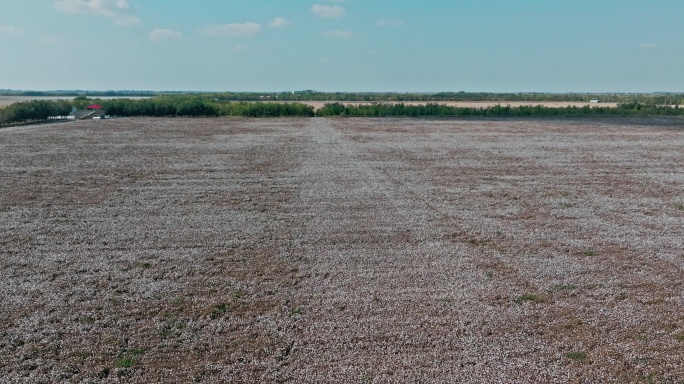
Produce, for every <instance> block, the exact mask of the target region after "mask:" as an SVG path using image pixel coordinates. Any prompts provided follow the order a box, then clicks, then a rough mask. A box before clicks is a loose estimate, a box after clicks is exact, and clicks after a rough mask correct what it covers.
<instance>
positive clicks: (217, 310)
mask: <svg viewBox="0 0 684 384" xmlns="http://www.w3.org/2000/svg"><path fill="white" fill-rule="evenodd" d="M228 311H230V305H228V304H225V303H223V304H219V305H216V306H214V308H212V310H211V313H210V314H209V317H210V318H211V319H212V320H216V319H218V318H219V317H221V316H223V315H224V314H226V313H227V312H228Z"/></svg>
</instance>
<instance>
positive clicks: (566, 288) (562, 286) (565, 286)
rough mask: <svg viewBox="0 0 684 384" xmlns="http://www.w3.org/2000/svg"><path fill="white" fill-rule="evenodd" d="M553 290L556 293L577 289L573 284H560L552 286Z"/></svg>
mask: <svg viewBox="0 0 684 384" xmlns="http://www.w3.org/2000/svg"><path fill="white" fill-rule="evenodd" d="M553 289H555V290H557V291H572V290H574V289H577V286H576V285H575V284H565V283H560V284H555V285H554V286H553Z"/></svg>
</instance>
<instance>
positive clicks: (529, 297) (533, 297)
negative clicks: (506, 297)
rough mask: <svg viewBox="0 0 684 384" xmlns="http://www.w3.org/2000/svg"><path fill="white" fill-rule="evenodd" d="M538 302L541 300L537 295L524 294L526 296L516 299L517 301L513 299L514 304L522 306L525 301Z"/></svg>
mask: <svg viewBox="0 0 684 384" xmlns="http://www.w3.org/2000/svg"><path fill="white" fill-rule="evenodd" d="M539 300H541V296H539V295H538V294H536V293H526V294H524V295H522V296H520V297H518V298H517V299H515V303H516V304H522V303H524V302H526V301H539Z"/></svg>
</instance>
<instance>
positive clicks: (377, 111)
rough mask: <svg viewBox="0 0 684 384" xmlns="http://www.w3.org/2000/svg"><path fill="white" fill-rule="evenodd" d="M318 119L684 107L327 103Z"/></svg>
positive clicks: (622, 112) (644, 111)
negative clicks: (324, 117) (477, 106)
mask: <svg viewBox="0 0 684 384" xmlns="http://www.w3.org/2000/svg"><path fill="white" fill-rule="evenodd" d="M316 115H317V116H358V117H390V116H412V117H420V116H497V117H498V116H500V117H504V116H511V117H516V116H517V117H531V116H559V117H574V116H652V115H669V116H675V115H684V108H679V106H675V107H670V106H663V105H656V104H642V103H636V102H631V103H622V104H618V106H617V107H615V108H611V107H590V106H582V107H576V106H568V107H545V106H543V105H524V106H517V107H511V106H510V105H501V104H497V105H494V106H490V107H479V108H474V107H456V106H448V105H444V104H436V103H428V104H425V105H404V104H401V103H398V104H390V103H373V104H352V105H345V104H342V103H327V104H325V105H324V106H323V108H321V109H319V110H318V111H317V112H316Z"/></svg>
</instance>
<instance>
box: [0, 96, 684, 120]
mask: <svg viewBox="0 0 684 384" xmlns="http://www.w3.org/2000/svg"><path fill="white" fill-rule="evenodd" d="M91 104H99V105H102V106H103V107H104V108H105V110H106V112H107V114H108V115H110V116H120V117H134V116H150V117H170V116H176V117H201V116H205V117H218V116H242V117H283V116H300V117H311V116H366V117H385V116H413V117H420V116H502V117H503V116H519V117H525V116H559V117H561V116H568V117H570V116H650V115H672V116H673V115H684V108H679V106H675V107H670V106H669V105H661V104H656V103H640V102H626V103H620V104H618V106H617V107H616V108H611V107H601V106H598V107H597V106H594V107H589V106H583V107H575V106H569V107H560V108H552V107H544V106H542V105H528V106H517V107H511V106H510V105H502V104H497V105H494V106H490V107H479V108H475V107H456V106H448V105H445V104H439V103H427V104H424V105H405V104H403V103H372V104H361V105H354V104H352V105H345V104H342V103H339V102H335V103H326V104H325V105H324V106H323V107H322V108H321V109H319V110H318V111H314V108H313V107H312V106H310V105H307V104H304V103H299V102H286V103H285V102H282V103H277V102H248V101H228V100H220V99H217V98H210V97H207V96H201V95H175V96H159V97H153V98H145V99H110V100H103V99H89V98H87V97H84V96H80V97H77V98H75V99H73V100H39V101H27V102H20V103H15V104H11V105H9V106H7V107H4V108H1V109H0V125H11V124H21V123H28V122H39V121H46V120H48V118H50V117H54V116H66V115H68V114H69V113H70V112H71V110H72V109H73V108H77V109H83V108H86V107H87V106H88V105H91Z"/></svg>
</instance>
